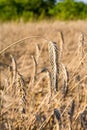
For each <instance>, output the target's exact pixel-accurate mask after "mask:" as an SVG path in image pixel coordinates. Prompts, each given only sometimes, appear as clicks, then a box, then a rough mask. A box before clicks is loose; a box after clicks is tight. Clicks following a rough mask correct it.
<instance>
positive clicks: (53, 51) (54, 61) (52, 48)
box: [48, 41, 59, 91]
mask: <svg viewBox="0 0 87 130" xmlns="http://www.w3.org/2000/svg"><path fill="white" fill-rule="evenodd" d="M48 51H49V60H50V63H51V87H52V89H53V90H54V91H58V74H59V64H58V47H57V44H56V43H55V42H52V41H50V42H49V43H48Z"/></svg>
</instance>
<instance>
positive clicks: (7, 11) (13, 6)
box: [0, 0, 87, 21]
mask: <svg viewBox="0 0 87 130" xmlns="http://www.w3.org/2000/svg"><path fill="white" fill-rule="evenodd" d="M21 18H22V19H23V20H24V21H32V20H41V19H44V18H55V19H59V20H77V19H87V4H84V3H82V2H76V1H75V0H60V2H58V3H56V0H0V21H10V20H20V19H21Z"/></svg>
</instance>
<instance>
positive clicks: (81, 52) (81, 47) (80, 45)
mask: <svg viewBox="0 0 87 130" xmlns="http://www.w3.org/2000/svg"><path fill="white" fill-rule="evenodd" d="M84 42H85V40H84V34H83V33H81V34H80V36H79V42H78V56H79V60H82V58H83V57H84Z"/></svg>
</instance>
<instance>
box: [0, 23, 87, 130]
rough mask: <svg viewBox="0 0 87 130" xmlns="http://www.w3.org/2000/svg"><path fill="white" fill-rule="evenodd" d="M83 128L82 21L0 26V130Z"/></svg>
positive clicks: (86, 79) (86, 65)
mask: <svg viewBox="0 0 87 130" xmlns="http://www.w3.org/2000/svg"><path fill="white" fill-rule="evenodd" d="M86 129H87V21H69V22H59V21H54V22H53V21H50V22H49V21H43V22H37V23H36V22H32V23H26V24H25V23H22V22H20V23H13V22H11V23H1V24H0V130H86Z"/></svg>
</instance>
